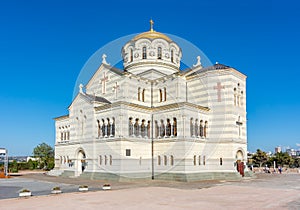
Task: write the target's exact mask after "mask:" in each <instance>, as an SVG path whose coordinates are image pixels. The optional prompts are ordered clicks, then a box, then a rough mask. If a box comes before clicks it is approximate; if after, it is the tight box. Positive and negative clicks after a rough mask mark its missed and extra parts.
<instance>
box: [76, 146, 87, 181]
mask: <svg viewBox="0 0 300 210" xmlns="http://www.w3.org/2000/svg"><path fill="white" fill-rule="evenodd" d="M84 170H85V153H84V151H83V150H80V151H79V152H78V154H77V167H76V174H75V176H80V174H82V172H83V171H84Z"/></svg>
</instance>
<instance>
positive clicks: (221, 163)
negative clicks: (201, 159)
mask: <svg viewBox="0 0 300 210" xmlns="http://www.w3.org/2000/svg"><path fill="white" fill-rule="evenodd" d="M221 165H223V158H220V166H221Z"/></svg>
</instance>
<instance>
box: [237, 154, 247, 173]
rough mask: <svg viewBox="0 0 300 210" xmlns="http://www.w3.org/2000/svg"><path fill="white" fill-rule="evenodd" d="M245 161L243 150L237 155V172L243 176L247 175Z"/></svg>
mask: <svg viewBox="0 0 300 210" xmlns="http://www.w3.org/2000/svg"><path fill="white" fill-rule="evenodd" d="M243 159H244V155H243V152H242V151H241V150H239V151H237V153H236V170H237V171H238V172H239V173H240V174H241V175H242V176H244V175H245V173H244V170H245V165H244V162H243Z"/></svg>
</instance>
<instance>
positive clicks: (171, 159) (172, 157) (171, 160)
mask: <svg viewBox="0 0 300 210" xmlns="http://www.w3.org/2000/svg"><path fill="white" fill-rule="evenodd" d="M170 164H171V166H173V165H174V156H173V155H171V157H170Z"/></svg>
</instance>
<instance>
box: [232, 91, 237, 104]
mask: <svg viewBox="0 0 300 210" xmlns="http://www.w3.org/2000/svg"><path fill="white" fill-rule="evenodd" d="M233 92H234V93H233V94H234V106H236V97H237V95H236V88H234V89H233Z"/></svg>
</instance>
